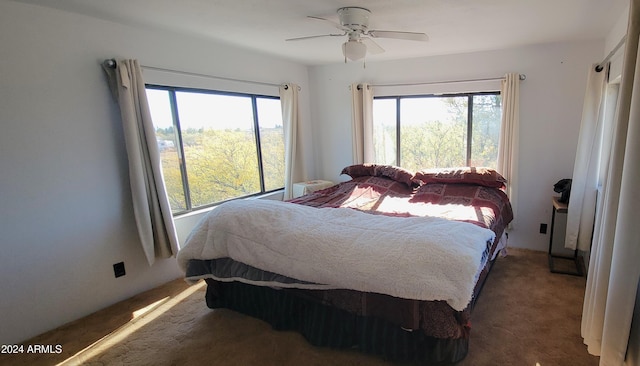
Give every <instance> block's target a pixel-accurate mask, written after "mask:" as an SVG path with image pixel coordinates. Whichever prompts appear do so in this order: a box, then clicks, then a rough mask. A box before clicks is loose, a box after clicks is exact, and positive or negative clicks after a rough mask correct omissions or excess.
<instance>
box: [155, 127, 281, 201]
mask: <svg viewBox="0 0 640 366" xmlns="http://www.w3.org/2000/svg"><path fill="white" fill-rule="evenodd" d="M163 132H164V131H157V135H158V136H162V133H163ZM182 138H183V141H185V143H184V155H185V160H184V161H181V160H180V159H179V156H178V150H177V149H176V148H168V149H164V150H162V151H161V159H162V168H163V174H164V180H165V184H166V187H167V193H168V196H169V202H170V204H171V208H172V211H173V212H179V211H184V210H185V209H186V203H185V201H186V200H185V194H184V189H183V185H182V176H181V172H180V163H184V164H185V166H186V171H187V179H188V182H189V194H190V197H191V204H192V207H198V206H204V205H208V204H211V203H215V202H220V201H224V200H227V199H230V198H234V197H241V196H247V195H251V194H254V193H258V192H260V191H261V189H260V172H259V168H258V153H257V149H256V139H255V136H254V134H253V131H241V130H237V129H236V130H214V129H208V130H193V129H188V130H185V131H183V132H182ZM187 141H188V143H187ZM261 144H262V158H263V169H264V180H265V189H267V190H270V189H277V188H280V187H282V186H283V185H284V135H283V131H282V128H274V129H262V130H261Z"/></svg>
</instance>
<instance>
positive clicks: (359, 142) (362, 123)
mask: <svg viewBox="0 0 640 366" xmlns="http://www.w3.org/2000/svg"><path fill="white" fill-rule="evenodd" d="M351 108H352V109H351V127H352V128H351V130H352V133H353V135H352V148H353V163H354V164H362V163H373V162H375V161H374V160H375V153H374V149H373V87H372V86H371V85H370V84H351Z"/></svg>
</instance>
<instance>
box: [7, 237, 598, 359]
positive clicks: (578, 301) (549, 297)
mask: <svg viewBox="0 0 640 366" xmlns="http://www.w3.org/2000/svg"><path fill="white" fill-rule="evenodd" d="M584 288H585V278H584V277H576V276H569V275H562V274H552V273H550V272H549V269H548V266H547V256H546V253H543V252H533V251H528V250H521V249H509V254H508V256H506V257H500V258H498V259H497V262H496V263H495V265H494V268H493V270H492V272H491V274H490V275H489V278H488V280H487V282H486V284H485V287H484V289H483V290H482V293H481V295H480V298H479V299H478V302H477V303H476V307H475V309H474V310H473V313H472V330H471V341H470V349H469V354H468V355H467V357H466V358H465V359H464V360H462V361H461V362H459V363H458V364H457V365H460V366H468V365H474V366H475V365H530V366H552V365H553V366H555V365H585V366H588V365H594V366H595V365H597V364H598V358H597V357H594V356H591V355H589V354H588V353H587V350H586V347H585V346H584V345H583V343H582V338H581V337H580V316H581V312H582V301H583V296H584ZM204 292H205V286H204V283H203V282H200V283H199V284H197V285H194V286H188V285H186V284H185V283H184V281H182V280H181V279H178V280H176V281H172V282H170V283H168V284H166V285H164V286H161V287H159V288H157V289H153V290H151V291H148V292H145V293H142V294H140V295H137V296H135V297H133V298H131V299H129V300H126V301H123V302H121V303H118V304H116V305H114V306H111V307H109V308H107V309H104V310H101V311H99V312H96V313H94V314H92V315H90V316H88V317H86V318H83V319H80V320H77V321H74V322H72V323H69V324H67V325H64V326H62V327H60V328H57V329H54V330H52V331H50V332H47V333H45V334H42V335H40V336H38V337H35V338H33V339H31V340H28V341H26V342H25V343H24V345H25V346H29V345H36V344H40V345H61V347H62V352H61V353H51V354H21V355H6V354H4V355H0V364H2V365H5V364H6V365H23V364H24V365H57V364H60V365H354V366H355V365H372V366H375V365H391V363H388V362H385V361H384V360H382V359H380V358H378V357H374V356H368V355H364V354H361V353H359V352H357V351H355V350H331V349H326V348H318V347H314V346H311V345H310V344H308V343H307V342H306V341H305V340H304V338H303V337H301V336H300V335H298V334H296V333H294V332H282V331H274V330H272V329H271V328H270V326H269V325H268V324H266V323H264V322H262V321H259V320H256V319H253V318H250V317H247V316H244V315H242V314H239V313H236V312H233V311H230V310H226V309H217V310H211V309H209V308H207V307H206V305H205V302H204Z"/></svg>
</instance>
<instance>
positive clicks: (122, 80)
mask: <svg viewBox="0 0 640 366" xmlns="http://www.w3.org/2000/svg"><path fill="white" fill-rule="evenodd" d="M105 70H106V71H107V73H108V74H109V78H110V85H111V87H112V92H113V93H114V95H115V96H116V98H117V100H118V104H119V105H120V114H121V116H122V126H123V130H124V139H125V145H126V148H127V157H128V159H129V180H130V184H131V197H132V199H133V212H134V217H135V220H136V225H137V227H138V236H139V237H140V242H141V244H142V249H143V250H144V254H145V255H146V257H147V261H148V262H149V265H152V264H153V263H154V261H155V259H156V258H168V257H170V256H172V255H175V254H176V253H177V252H178V237H177V235H176V230H175V227H174V225H173V216H172V214H171V207H170V206H169V199H168V198H167V191H166V188H165V185H164V179H163V177H162V168H161V165H160V153H159V151H158V142H157V140H156V134H155V129H154V127H153V122H152V121H151V114H150V112H149V105H148V103H147V94H146V90H145V84H144V80H143V79H142V70H141V69H140V65H139V64H138V61H137V60H120V61H117V63H116V68H115V70H114V69H111V68H108V67H105Z"/></svg>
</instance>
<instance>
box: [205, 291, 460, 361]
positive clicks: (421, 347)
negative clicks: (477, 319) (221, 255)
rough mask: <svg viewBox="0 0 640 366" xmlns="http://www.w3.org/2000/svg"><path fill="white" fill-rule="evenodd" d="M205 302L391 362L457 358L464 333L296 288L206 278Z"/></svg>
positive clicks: (314, 340)
mask: <svg viewBox="0 0 640 366" xmlns="http://www.w3.org/2000/svg"><path fill="white" fill-rule="evenodd" d="M206 282H207V294H206V301H207V306H208V307H210V308H212V309H216V308H227V309H231V310H234V311H238V312H240V313H243V314H246V315H249V316H252V317H255V318H258V319H261V320H264V321H266V322H267V323H269V324H270V325H271V326H272V327H273V328H274V329H276V330H293V331H296V332H298V333H300V334H301V335H302V336H304V337H305V338H306V339H307V341H308V342H309V343H311V344H313V345H315V346H319V347H330V348H339V349H357V350H360V351H361V352H364V353H368V354H373V355H377V356H380V357H382V358H383V359H386V360H389V361H393V362H415V363H418V364H422V365H446V364H451V363H455V362H458V361H460V360H462V359H463V358H464V357H465V356H466V355H467V351H468V347H469V339H468V338H459V339H439V338H434V337H429V336H426V335H425V334H423V333H422V332H420V331H417V330H416V331H412V332H410V331H406V330H403V329H402V328H400V327H399V326H397V325H394V324H391V323H389V322H388V321H385V320H383V319H379V318H375V317H364V316H359V315H356V314H352V313H349V312H347V311H345V310H341V309H337V308H334V307H330V306H327V305H324V304H321V303H318V302H316V301H313V300H312V299H309V298H305V297H302V296H298V295H296V294H295V291H291V290H277V289H273V288H270V287H260V286H252V285H247V284H244V283H240V282H219V281H215V280H211V279H207V280H206Z"/></svg>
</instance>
